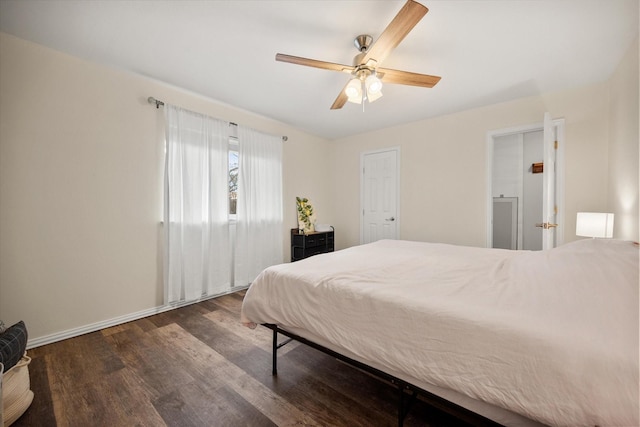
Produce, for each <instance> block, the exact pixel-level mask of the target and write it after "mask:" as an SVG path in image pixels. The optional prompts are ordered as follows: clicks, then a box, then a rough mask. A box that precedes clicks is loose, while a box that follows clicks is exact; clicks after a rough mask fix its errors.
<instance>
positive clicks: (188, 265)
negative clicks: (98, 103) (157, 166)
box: [164, 105, 231, 303]
mask: <svg viewBox="0 0 640 427" xmlns="http://www.w3.org/2000/svg"><path fill="white" fill-rule="evenodd" d="M165 118H166V140H167V153H166V167H165V223H164V228H165V275H164V280H165V292H166V302H167V303H177V302H182V301H185V302H186V301H194V300H197V299H199V298H202V297H204V296H209V295H215V294H219V293H222V292H225V291H227V290H228V289H229V288H230V286H231V283H230V275H231V274H230V273H231V257H230V243H229V208H228V203H229V196H228V194H229V193H228V191H229V190H228V189H229V187H228V185H229V171H228V168H229V160H228V150H229V123H228V122H224V121H221V120H217V119H214V118H211V117H207V116H204V115H201V114H198V113H194V112H191V111H187V110H183V109H181V108H178V107H175V106H172V105H165Z"/></svg>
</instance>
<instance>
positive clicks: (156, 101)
mask: <svg viewBox="0 0 640 427" xmlns="http://www.w3.org/2000/svg"><path fill="white" fill-rule="evenodd" d="M147 102H148V103H149V104H152V105H155V106H156V108H160V107H164V102H162V101H160V100H159V99H155V98H154V97H153V96H150V97H148V98H147ZM229 125H230V126H238V124H237V123H233V122H229ZM288 139H289V137H288V136H286V135H284V136H283V137H282V140H283V141H285V142H286V141H287V140H288Z"/></svg>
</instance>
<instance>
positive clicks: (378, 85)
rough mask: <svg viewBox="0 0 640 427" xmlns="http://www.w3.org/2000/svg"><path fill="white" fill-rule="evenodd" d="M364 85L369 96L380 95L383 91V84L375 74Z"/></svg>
mask: <svg viewBox="0 0 640 427" xmlns="http://www.w3.org/2000/svg"><path fill="white" fill-rule="evenodd" d="M364 84H365V86H366V87H367V95H371V94H374V93H378V92H380V91H381V90H382V82H381V81H380V79H379V78H377V77H376V76H375V75H374V74H371V75H369V76H368V77H367V78H366V79H365V81H364Z"/></svg>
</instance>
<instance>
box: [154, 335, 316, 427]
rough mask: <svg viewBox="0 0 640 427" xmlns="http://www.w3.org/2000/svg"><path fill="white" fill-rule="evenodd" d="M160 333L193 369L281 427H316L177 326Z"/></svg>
mask: <svg viewBox="0 0 640 427" xmlns="http://www.w3.org/2000/svg"><path fill="white" fill-rule="evenodd" d="M153 333H157V334H159V335H160V336H162V337H164V338H165V342H171V343H173V344H176V345H179V346H180V348H181V349H182V351H183V353H181V354H183V355H184V357H185V358H186V357H187V356H189V360H190V362H191V363H190V365H191V366H192V367H193V369H195V370H197V371H199V373H201V374H203V375H204V374H206V375H211V376H215V377H217V378H220V379H222V380H223V381H224V382H225V383H226V384H227V385H228V386H229V387H230V388H231V389H232V390H234V391H235V392H236V393H238V394H239V395H240V396H242V397H243V398H244V399H245V400H247V402H249V403H251V404H252V405H253V406H254V407H256V408H257V409H258V410H259V411H260V412H262V413H263V414H264V415H265V416H267V417H268V418H269V419H270V420H271V421H273V422H274V423H275V424H276V425H279V426H290V425H297V424H299V423H303V424H304V425H310V426H315V425H319V424H317V423H316V422H315V421H314V420H313V419H311V418H310V417H309V416H307V414H305V413H303V412H301V411H299V410H298V409H297V408H296V407H295V406H293V405H291V404H290V403H289V402H287V401H286V400H285V399H283V398H281V397H280V396H278V395H277V394H275V393H273V392H272V391H271V390H269V389H268V388H267V387H265V386H264V385H263V384H262V383H260V382H259V381H256V380H255V379H254V378H252V377H251V376H250V375H248V374H247V373H246V372H244V371H242V370H241V369H240V368H238V367H237V366H236V365H234V364H233V363H231V362H229V361H228V360H227V359H226V358H224V357H223V356H222V355H220V354H219V353H217V352H216V351H214V350H213V349H212V348H211V347H209V346H208V345H206V344H204V343H203V342H202V341H200V340H198V339H197V338H195V337H194V336H193V335H191V334H189V333H186V332H185V331H184V329H182V328H180V327H179V326H177V325H167V326H166V327H164V328H159V329H157V330H156V331H154V332H153Z"/></svg>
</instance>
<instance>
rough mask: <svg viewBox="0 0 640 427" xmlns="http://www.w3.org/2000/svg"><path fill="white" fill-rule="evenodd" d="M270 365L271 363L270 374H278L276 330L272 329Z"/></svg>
mask: <svg viewBox="0 0 640 427" xmlns="http://www.w3.org/2000/svg"><path fill="white" fill-rule="evenodd" d="M272 352H273V353H272V355H271V357H272V358H273V359H272V365H271V375H273V376H276V375H278V331H276V330H275V329H274V330H273V349H272Z"/></svg>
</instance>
